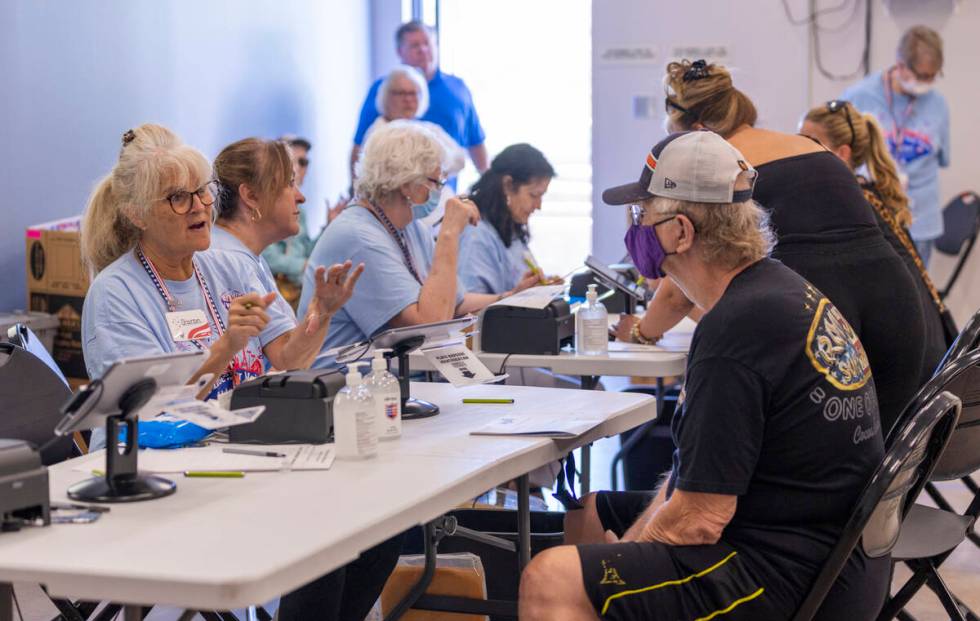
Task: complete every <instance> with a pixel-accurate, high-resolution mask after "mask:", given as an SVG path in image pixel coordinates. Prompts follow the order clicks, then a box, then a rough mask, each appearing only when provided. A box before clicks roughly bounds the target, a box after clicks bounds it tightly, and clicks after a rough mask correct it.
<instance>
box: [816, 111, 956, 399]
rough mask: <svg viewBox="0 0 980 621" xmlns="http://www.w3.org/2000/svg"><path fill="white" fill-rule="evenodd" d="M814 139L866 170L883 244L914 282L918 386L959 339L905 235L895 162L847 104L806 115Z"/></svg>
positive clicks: (908, 219) (876, 132)
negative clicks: (921, 332) (920, 361)
mask: <svg viewBox="0 0 980 621" xmlns="http://www.w3.org/2000/svg"><path fill="white" fill-rule="evenodd" d="M800 132H801V133H802V134H804V135H805V136H809V137H811V138H815V139H817V140H819V141H820V142H821V144H823V145H824V146H825V147H827V148H828V149H830V150H831V151H832V152H833V153H834V155H836V156H837V157H839V158H840V159H841V161H842V162H844V163H845V164H847V166H848V167H849V168H850V169H851V170H857V169H859V168H861V167H862V166H864V167H866V169H867V171H868V174H869V175H870V178H866V177H864V176H862V175H857V180H858V183H859V184H860V185H861V190H862V191H863V192H864V198H865V199H867V201H868V204H870V205H871V207H872V208H873V209H874V212H875V217H876V218H877V220H878V226H879V227H880V228H881V231H882V233H884V235H885V239H887V240H888V242H889V243H890V244H891V245H892V248H894V249H895V252H896V253H898V255H899V256H900V257H902V260H903V261H904V262H905V266H906V268H907V269H908V271H909V273H910V274H911V275H912V279H913V280H914V281H915V285H916V290H917V291H918V294H919V301H920V303H921V304H922V311H923V319H924V320H925V328H926V352H925V363H924V365H923V373H924V374H925V375H924V376H923V377H922V378H921V381H923V382H924V381H925V380H927V379H928V378H929V377H931V375H932V372H933V370H934V369H935V367H936V365H938V364H939V361H940V360H942V357H943V355H944V354H945V353H946V350H947V348H949V346H950V345H952V344H953V340H954V339H955V338H956V336H957V330H956V323H955V322H954V321H953V317H952V315H951V314H950V312H949V310H948V309H947V308H946V305H945V304H944V303H943V301H942V299H941V298H940V297H939V292H938V291H937V290H936V286H935V285H934V284H933V282H932V278H930V277H929V272H928V271H926V267H925V265H924V264H923V262H922V259H921V257H919V253H918V250H917V249H916V246H915V242H914V241H913V240H912V237H911V235H910V234H909V226H910V225H911V224H912V212H911V210H909V199H908V196H907V195H906V194H905V191H904V190H903V189H902V182H901V180H900V179H899V175H898V169H897V168H896V166H895V161H894V160H893V159H892V158H891V155H889V153H888V145H886V144H885V138H884V135H883V133H882V131H881V128H880V127H879V126H878V122H877V121H876V120H875V118H874V116H872V115H871V114H868V113H862V112H860V111H858V109H857V108H855V107H854V105H853V104H851V103H850V102H847V101H842V100H834V101H829V102H827V103H826V104H825V105H822V106H816V107H814V108H811V109H810V111H809V112H807V114H806V117H805V118H804V120H803V124H802V126H801V128H800Z"/></svg>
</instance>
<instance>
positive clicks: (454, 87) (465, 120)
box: [354, 69, 486, 148]
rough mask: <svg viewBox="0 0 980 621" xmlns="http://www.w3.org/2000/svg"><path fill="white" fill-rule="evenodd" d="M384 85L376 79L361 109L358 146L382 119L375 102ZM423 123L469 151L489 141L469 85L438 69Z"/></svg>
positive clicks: (356, 137)
mask: <svg viewBox="0 0 980 621" xmlns="http://www.w3.org/2000/svg"><path fill="white" fill-rule="evenodd" d="M381 82H382V79H378V80H375V82H374V84H372V85H371V89H370V90H369V91H368V94H367V97H366V98H365V99H364V104H363V105H362V106H361V117H360V119H359V120H358V123H357V131H356V132H355V133H354V144H356V145H361V144H364V135H365V134H367V130H368V128H370V127H371V123H373V122H374V119H376V118H378V111H377V109H376V108H375V105H374V101H375V98H376V97H377V95H378V89H379V88H380V87H381ZM422 120H423V121H431V122H432V123H435V124H436V125H438V126H439V127H441V128H443V129H444V130H446V133H447V134H449V135H450V137H452V139H453V140H455V141H456V142H457V143H458V144H459V145H460V146H463V147H466V148H469V147H475V146H477V145H480V144H483V141H484V139H485V138H486V136H485V135H484V133H483V126H482V125H480V117H479V116H478V115H477V113H476V107H475V106H474V105H473V97H472V95H470V89H469V88H467V86H466V83H465V82H463V80H461V79H460V78H457V77H456V76H454V75H451V74H448V73H443V72H442V71H439V70H438V69H437V70H436V72H435V74H434V75H433V76H432V79H431V80H429V109H428V110H426V111H425V114H424V115H423V116H422Z"/></svg>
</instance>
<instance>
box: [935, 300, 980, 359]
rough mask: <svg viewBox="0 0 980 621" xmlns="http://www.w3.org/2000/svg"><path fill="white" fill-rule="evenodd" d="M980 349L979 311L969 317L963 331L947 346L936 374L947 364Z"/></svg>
mask: <svg viewBox="0 0 980 621" xmlns="http://www.w3.org/2000/svg"><path fill="white" fill-rule="evenodd" d="M978 347H980V310H978V311H977V312H976V313H974V314H973V317H970V320H969V321H968V322H966V325H965V326H963V329H962V330H960V333H959V335H958V336H957V337H956V340H955V341H953V344H952V345H950V346H949V350H948V351H947V352H946V355H945V356H943V359H942V361H941V362H940V363H939V366H937V367H936V373H939V372H940V371H942V370H943V367H945V366H946V365H947V364H948V363H950V362H952V361H953V360H956V359H957V358H959V357H960V356H962V355H963V354H966V353H969V352H971V351H973V350H974V349H977V348H978Z"/></svg>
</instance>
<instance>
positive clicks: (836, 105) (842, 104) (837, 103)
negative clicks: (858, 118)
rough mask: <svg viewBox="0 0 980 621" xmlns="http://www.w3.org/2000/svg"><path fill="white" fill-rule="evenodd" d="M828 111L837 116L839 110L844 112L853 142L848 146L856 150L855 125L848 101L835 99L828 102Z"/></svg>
mask: <svg viewBox="0 0 980 621" xmlns="http://www.w3.org/2000/svg"><path fill="white" fill-rule="evenodd" d="M827 110H829V111H830V113H831V114H835V113H836V112H838V111H839V110H843V111H844V118H845V119H847V128H848V129H850V130H851V141H850V142H848V143H847V146H849V147H851V148H852V149H853V148H854V140H855V139H856V137H855V135H854V123H852V122H851V113H850V111H848V109H847V101H846V100H844V99H834V100H831V101H828V102H827Z"/></svg>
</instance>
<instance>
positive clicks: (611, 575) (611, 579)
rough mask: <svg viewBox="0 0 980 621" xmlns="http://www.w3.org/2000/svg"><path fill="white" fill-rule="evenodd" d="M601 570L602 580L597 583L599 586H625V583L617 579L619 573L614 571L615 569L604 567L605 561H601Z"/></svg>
mask: <svg viewBox="0 0 980 621" xmlns="http://www.w3.org/2000/svg"><path fill="white" fill-rule="evenodd" d="M602 570H603V574H602V580H600V581H599V584H615V585H619V586H626V582H625V581H623V579H622V578H620V577H619V572H618V571H617V570H616V568H615V567H609V566H608V565H606V561H602Z"/></svg>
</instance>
